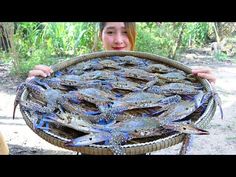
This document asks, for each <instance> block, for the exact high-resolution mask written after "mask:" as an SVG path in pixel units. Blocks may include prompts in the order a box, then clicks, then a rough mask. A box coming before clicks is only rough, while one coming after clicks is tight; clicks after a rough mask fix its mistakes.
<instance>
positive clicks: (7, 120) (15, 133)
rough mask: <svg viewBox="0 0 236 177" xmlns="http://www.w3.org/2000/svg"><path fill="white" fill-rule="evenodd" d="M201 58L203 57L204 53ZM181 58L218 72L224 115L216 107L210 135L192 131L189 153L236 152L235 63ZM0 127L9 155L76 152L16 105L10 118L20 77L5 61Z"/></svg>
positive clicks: (0, 82) (168, 151)
mask: <svg viewBox="0 0 236 177" xmlns="http://www.w3.org/2000/svg"><path fill="white" fill-rule="evenodd" d="M203 58H204V57H203ZM181 62H182V63H184V64H186V65H188V66H190V67H202V66H204V67H205V66H208V67H210V68H212V70H213V71H214V73H215V75H216V76H217V82H216V85H215V86H216V89H217V91H218V93H219V95H220V97H221V99H222V107H223V111H224V119H223V120H221V119H220V113H219V109H218V108H217V110H216V113H215V116H214V117H213V119H212V120H211V122H210V123H209V125H208V126H207V128H206V130H208V131H209V132H210V135H202V136H201V135H198V136H197V135H194V136H193V141H192V143H191V146H190V147H191V148H190V150H189V151H188V153H187V154H190V155H202V154H203V155H222V154H234V155H235V154H236V109H235V108H236V100H234V98H235V97H236V64H234V63H232V62H231V61H230V60H229V61H225V62H217V61H216V60H213V59H212V57H211V56H210V57H205V59H201V55H198V54H196V53H191V54H188V55H185V56H183V57H182V59H181ZM0 78H1V79H0V131H1V132H2V134H3V135H4V136H5V139H6V142H7V144H8V146H9V149H10V155H52V154H53V155H54V154H56V155H59V154H60V155H76V154H77V153H76V152H73V151H69V150H66V149H62V148H60V147H57V146H54V145H52V144H50V143H48V142H46V141H45V140H43V139H42V138H40V137H39V136H38V135H37V134H35V133H34V132H33V131H32V130H31V129H30V128H29V127H28V126H27V125H26V123H25V121H24V119H23V118H22V115H21V113H20V110H19V107H17V110H16V118H15V120H13V119H12V112H13V103H14V99H15V90H16V87H17V85H18V84H19V83H21V82H22V81H23V80H22V79H19V78H16V77H10V76H9V68H8V66H7V65H3V64H0ZM180 147H181V144H177V145H175V146H172V147H169V148H167V149H163V150H160V151H156V152H152V153H150V155H176V154H178V152H179V150H180Z"/></svg>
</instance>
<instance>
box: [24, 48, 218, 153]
mask: <svg viewBox="0 0 236 177" xmlns="http://www.w3.org/2000/svg"><path fill="white" fill-rule="evenodd" d="M111 56H134V57H140V58H145V59H147V60H153V61H156V62H157V63H162V64H166V65H170V66H172V67H175V68H177V69H180V70H182V71H184V72H186V73H191V68H189V67H188V66H186V65H183V64H182V63H180V62H178V61H174V60H171V59H169V58H166V57H162V56H159V55H155V54H150V53H146V52H138V51H102V52H93V53H89V54H85V55H80V56H78V57H75V58H72V59H70V60H66V61H63V62H61V63H58V64H55V65H53V66H51V68H52V69H53V71H54V72H56V71H58V70H61V69H64V68H66V67H69V66H71V65H74V64H77V63H79V62H82V61H86V60H90V59H93V58H97V57H101V58H103V57H104V58H105V57H111ZM198 79H199V81H200V82H201V83H202V85H203V86H204V87H205V89H206V90H207V91H211V90H212V86H211V84H210V83H209V82H208V81H207V80H206V79H201V78H198ZM27 95H28V91H27V89H25V90H24V92H23V94H22V96H21V101H22V100H24V99H26V97H27ZM20 111H21V113H22V116H23V119H24V120H25V122H26V124H27V125H28V126H29V127H30V129H31V130H33V132H34V133H36V134H37V135H38V136H40V137H41V138H43V139H44V140H46V141H47V142H49V143H51V144H53V145H55V146H58V147H61V148H64V149H68V150H72V151H76V152H81V153H84V154H91V155H112V152H111V150H110V149H109V148H108V147H109V146H108V145H96V144H92V145H89V146H83V147H68V146H65V145H64V143H65V141H67V140H66V138H64V140H63V137H60V136H56V135H54V134H51V133H49V132H46V131H44V130H40V129H34V127H33V123H32V121H31V119H30V116H29V115H28V113H27V112H26V111H24V110H23V109H22V108H21V107H20ZM215 111H216V103H215V102H214V100H213V98H211V99H210V100H209V103H208V105H207V108H206V110H205V111H204V113H203V114H202V115H201V117H199V119H198V120H197V121H196V122H195V125H197V126H199V127H201V128H204V127H206V125H207V124H208V123H209V122H210V120H211V119H212V117H213V116H214V114H215ZM184 135H185V134H183V133H176V134H174V135H170V136H167V137H165V138H160V139H157V140H154V141H150V142H145V143H138V144H125V145H122V148H123V149H124V151H125V153H126V154H127V155H131V154H144V153H150V152H153V151H158V150H161V149H164V148H168V147H170V146H173V145H176V144H178V143H181V142H182V141H183V138H184Z"/></svg>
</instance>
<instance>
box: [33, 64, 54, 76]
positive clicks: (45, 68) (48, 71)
mask: <svg viewBox="0 0 236 177" xmlns="http://www.w3.org/2000/svg"><path fill="white" fill-rule="evenodd" d="M34 70H41V71H43V72H44V73H45V74H47V76H50V74H51V73H52V72H53V71H52V69H51V68H50V67H49V66H46V65H36V66H35V67H34Z"/></svg>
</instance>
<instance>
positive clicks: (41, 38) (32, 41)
mask: <svg viewBox="0 0 236 177" xmlns="http://www.w3.org/2000/svg"><path fill="white" fill-rule="evenodd" d="M137 32H138V37H137V43H136V50H137V51H143V52H149V53H154V54H157V55H162V56H166V57H169V58H172V59H176V55H177V54H179V53H181V52H183V51H185V50H186V49H189V48H201V47H204V46H206V45H209V44H212V43H215V44H216V46H213V48H214V47H215V48H220V50H217V51H216V52H215V54H214V55H215V58H216V59H218V60H225V59H227V58H228V57H229V56H231V57H232V56H234V54H235V53H236V52H235V49H234V48H235V47H234V46H233V44H234V43H236V42H235V41H236V40H234V38H233V37H232V38H230V39H231V42H232V41H233V42H232V43H231V46H227V47H228V49H227V51H224V50H223V49H222V48H223V47H219V44H221V43H222V41H223V42H224V40H225V39H228V37H229V36H233V35H234V32H235V24H234V23H208V22H202V23H199V22H198V23H190V22H188V23H184V22H177V23H167V22H163V23H158V22H143V23H141V22H139V23H137ZM97 34H98V33H97V23H90V22H78V23H75V22H74V23H69V22H66V23H49V22H47V23H45V22H44V23H40V22H17V23H6V22H5V23H0V62H2V63H9V64H11V66H12V73H13V74H17V75H19V76H24V77H25V76H26V74H27V73H28V71H29V70H30V69H32V68H33V67H34V66H35V65H36V64H46V65H51V64H54V63H57V62H59V61H61V60H64V59H68V58H70V57H73V56H78V55H81V54H85V53H89V52H94V51H99V50H102V47H101V43H100V41H99V39H98V36H97ZM224 45H225V43H224ZM224 47H225V46H224Z"/></svg>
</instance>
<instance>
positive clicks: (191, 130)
mask: <svg viewBox="0 0 236 177" xmlns="http://www.w3.org/2000/svg"><path fill="white" fill-rule="evenodd" d="M163 127H164V128H166V129H170V130H174V131H178V132H180V133H186V134H194V135H209V132H208V131H206V130H203V129H200V128H197V127H196V126H195V125H193V124H186V123H182V122H181V123H171V124H166V125H164V126H163Z"/></svg>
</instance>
